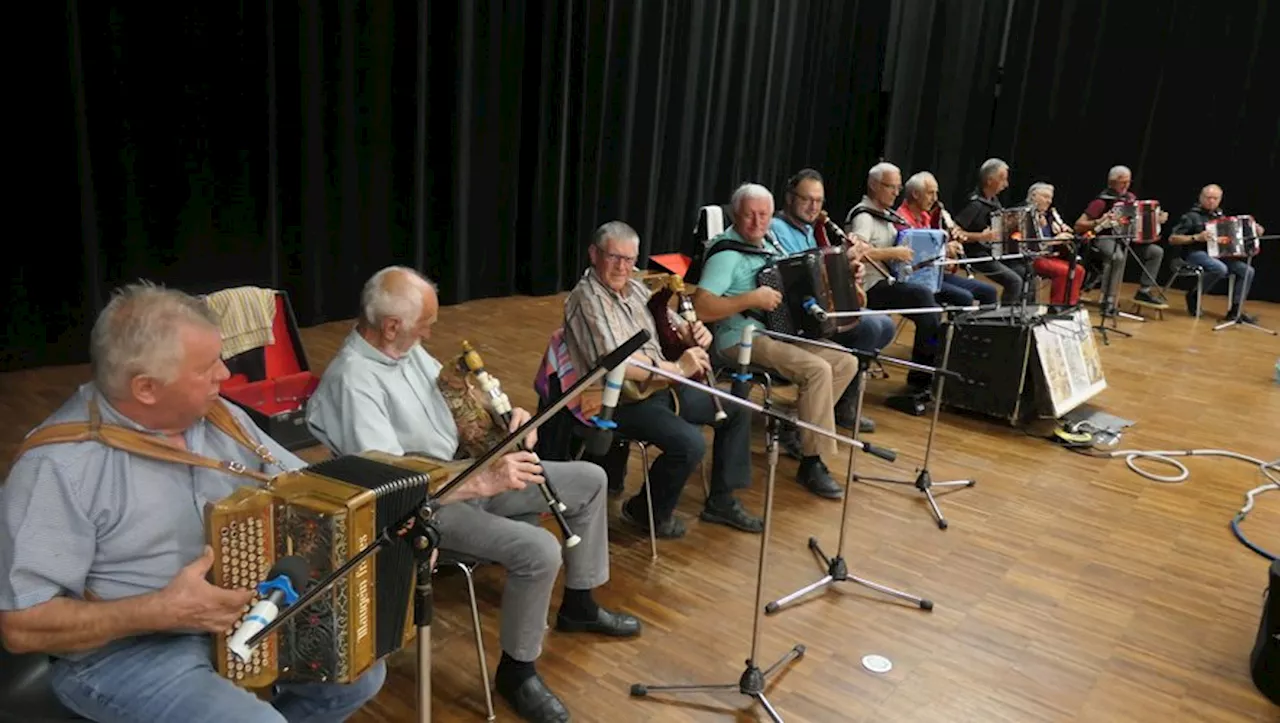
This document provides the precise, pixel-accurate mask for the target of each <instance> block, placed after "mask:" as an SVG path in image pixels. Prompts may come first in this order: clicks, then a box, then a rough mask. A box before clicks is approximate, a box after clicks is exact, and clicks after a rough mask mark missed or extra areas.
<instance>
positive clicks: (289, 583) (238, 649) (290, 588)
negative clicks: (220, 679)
mask: <svg viewBox="0 0 1280 723" xmlns="http://www.w3.org/2000/svg"><path fill="white" fill-rule="evenodd" d="M310 570H311V566H310V565H308V564H307V561H306V560H305V559H303V558H301V557H298V556H297V555H291V556H289V557H282V558H280V559H279V560H277V561H276V564H275V565H272V566H271V571H270V572H268V573H267V579H266V580H264V581H262V582H260V583H258V594H259V595H261V596H263V597H262V599H261V600H259V601H258V604H256V605H254V606H253V609H251V610H250V611H249V613H248V614H247V615H245V617H244V619H243V620H241V621H240V626H239V627H237V628H236V631H235V632H234V633H232V634H231V638H230V639H229V640H228V641H227V649H228V650H230V651H231V652H232V653H234V654H235V656H236V657H237V658H239V659H240V661H241V662H245V661H248V660H249V658H250V657H251V656H252V655H253V650H252V649H251V648H249V646H248V645H246V642H248V640H249V638H251V637H253V636H254V634H255V633H257V632H258V631H259V630H262V629H263V628H265V627H266V626H267V624H268V623H270V622H271V621H272V620H275V619H276V616H277V615H279V614H280V609H281V608H284V607H288V606H290V605H292V604H294V603H295V602H297V600H298V592H297V591H298V590H301V589H303V588H304V587H305V586H306V583H307V578H308V577H310ZM281 603H283V605H282V604H281Z"/></svg>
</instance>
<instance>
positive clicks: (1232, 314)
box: [1222, 306, 1258, 324]
mask: <svg viewBox="0 0 1280 723" xmlns="http://www.w3.org/2000/svg"><path fill="white" fill-rule="evenodd" d="M1236 314H1240V308H1239V307H1236V306H1233V307H1231V308H1230V309H1227V314H1226V316H1224V317H1222V320H1223V321H1235V318H1236ZM1240 321H1241V322H1242V323H1245V324H1257V323H1258V317H1256V316H1254V315H1253V314H1240Z"/></svg>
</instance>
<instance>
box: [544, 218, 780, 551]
mask: <svg viewBox="0 0 1280 723" xmlns="http://www.w3.org/2000/svg"><path fill="white" fill-rule="evenodd" d="M639 252H640V237H639V235H638V234H637V233H636V231H635V229H633V228H631V227H630V226H628V225H627V224H625V223H623V222H621V221H612V222H610V223H606V224H604V225H603V226H601V227H600V228H598V229H596V232H595V234H594V236H593V237H592V239H591V246H590V248H588V249H587V253H588V255H589V256H590V257H591V268H590V269H587V271H586V273H585V274H583V276H582V279H581V280H580V281H579V282H578V284H577V286H575V287H574V288H573V291H571V292H570V293H569V298H568V299H566V300H565V306H564V336H565V343H566V345H567V346H568V348H569V356H570V358H571V359H572V360H573V366H574V368H575V369H590V368H591V367H592V366H594V365H595V362H596V360H597V359H599V358H600V357H601V356H604V355H605V354H607V353H608V352H609V350H610V349H613V348H615V347H617V346H618V344H621V343H622V342H623V341H625V340H626V339H629V338H630V337H631V336H633V335H634V334H635V333H636V332H638V331H640V330H641V329H644V330H645V331H647V332H649V341H648V342H647V343H646V344H645V346H644V347H643V348H642V349H641V350H640V351H638V352H636V354H635V356H634V357H633V358H635V359H637V360H638V361H642V362H645V363H646V364H649V365H650V366H655V367H658V368H661V369H663V370H665V371H669V372H673V373H675V374H679V375H680V376H684V377H698V380H699V381H701V382H704V383H705V382H706V376H705V373H706V372H708V371H710V369H711V360H710V358H709V357H708V356H707V352H706V349H707V348H708V347H710V346H711V332H709V331H707V329H706V327H704V326H703V325H702V323H701V322H694V323H693V324H687V323H685V322H684V320H683V319H680V318H679V317H678V316H677V315H676V314H675V313H674V312H669V315H670V317H671V319H672V321H673V322H674V323H676V324H677V328H678V329H679V330H680V332H681V333H682V334H683V335H684V340H685V342H686V343H688V344H689V348H688V349H687V350H685V352H684V354H683V355H681V357H680V358H679V359H678V360H677V361H674V362H670V361H667V360H666V359H665V358H664V357H663V355H662V346H661V344H660V343H659V337H658V330H657V326H656V325H655V323H654V319H653V314H652V313H651V312H650V311H649V308H648V306H647V304H648V302H649V296H650V293H649V289H648V288H646V287H645V285H644V284H643V283H641V282H640V280H639V279H637V278H635V277H634V276H633V275H632V273H631V272H632V270H633V269H634V268H635V262H636V258H637V254H638V253H639ZM626 378H627V379H629V380H632V381H633V382H635V383H636V384H635V386H632V385H628V386H627V388H626V389H624V395H623V398H622V399H620V400H619V406H618V408H617V409H616V410H615V411H614V414H613V421H614V422H615V423H616V424H617V425H618V434H620V435H622V436H623V437H626V438H628V439H638V440H641V441H644V442H650V443H653V444H656V445H657V446H658V447H659V448H661V449H662V454H661V456H659V457H658V458H657V459H655V460H654V461H653V465H652V466H651V467H650V468H649V483H650V484H652V485H653V489H652V491H651V493H652V496H653V515H654V522H655V524H654V531H655V533H656V534H657V535H658V536H660V537H668V538H672V537H681V536H683V535H684V532H685V526H684V523H683V522H682V521H681V520H680V518H679V517H677V516H676V515H675V509H676V505H677V504H678V503H679V502H680V493H681V492H682V491H683V490H684V485H685V482H686V481H687V480H688V479H689V475H690V474H692V473H693V470H695V469H697V467H698V464H699V463H700V462H701V461H702V455H703V454H705V453H706V442H705V441H704V440H703V437H702V425H704V424H713V423H714V422H715V409H716V407H715V404H714V402H713V398H712V397H711V396H710V395H709V394H707V393H706V392H702V391H698V390H696V389H693V388H692V387H688V386H683V385H678V384H673V383H671V382H670V381H669V380H664V379H663V378H662V377H658V376H652V378H651V374H650V373H649V372H646V371H644V370H643V369H637V368H636V367H632V366H628V367H627V371H626ZM628 389H634V390H637V391H636V392H635V394H637V395H639V396H636V397H632V398H630V399H628V398H627V397H628V396H630V395H628V394H626V393H625V392H626V391H627V390H628ZM721 408H722V409H724V411H725V414H727V415H728V417H726V418H725V419H723V420H721V421H720V422H719V423H718V424H716V425H715V427H716V429H715V442H714V443H713V446H712V452H711V496H710V497H709V498H708V499H707V501H706V505H705V507H703V510H702V515H701V519H702V520H704V521H706V522H714V523H717V524H721V525H728V526H730V527H735V528H737V529H739V530H743V531H745V532H761V531H763V530H764V522H763V521H762V520H761V519H760V518H759V517H756V516H755V515H752V514H750V513H748V512H747V511H746V510H745V509H744V508H743V507H742V503H741V502H739V501H738V499H737V498H736V497H734V495H733V493H734V491H735V490H738V489H742V488H745V487H748V486H750V484H751V414H750V411H749V410H747V409H746V408H745V407H741V406H738V405H736V404H732V403H728V402H726V403H723V404H722V405H721ZM622 519H623V520H625V521H626V522H629V523H631V524H634V525H637V526H642V527H646V528H647V526H648V522H649V514H648V508H647V506H646V502H645V494H644V490H643V489H642V490H640V491H639V492H638V493H637V494H636V496H635V497H632V498H631V499H630V500H628V501H627V502H624V503H623V504H622Z"/></svg>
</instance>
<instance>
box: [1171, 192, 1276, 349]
mask: <svg viewBox="0 0 1280 723" xmlns="http://www.w3.org/2000/svg"><path fill="white" fill-rule="evenodd" d="M1221 206H1222V187H1221V186H1218V185H1217V184H1214V183H1210V184H1209V185H1207V186H1205V187H1204V188H1202V189H1200V198H1199V200H1198V201H1197V202H1196V205H1194V206H1192V207H1191V208H1190V209H1189V210H1188V211H1187V212H1186V213H1184V214H1182V217H1181V218H1179V219H1178V222H1177V223H1176V224H1174V226H1173V230H1172V231H1171V232H1170V234H1169V243H1171V244H1173V245H1174V246H1181V247H1183V248H1184V249H1186V251H1185V252H1184V253H1185V254H1186V261H1188V262H1189V263H1193V264H1195V265H1197V266H1199V267H1201V268H1202V269H1204V279H1203V284H1204V290H1205V291H1208V290H1210V289H1212V288H1213V287H1214V286H1215V285H1217V283H1218V282H1219V281H1221V280H1223V279H1224V278H1226V276H1227V274H1228V273H1229V274H1231V275H1232V276H1234V277H1235V278H1236V285H1235V289H1234V291H1233V293H1232V295H1231V308H1230V309H1228V310H1227V313H1226V316H1224V317H1223V318H1224V319H1234V318H1236V314H1239V313H1240V304H1241V303H1242V302H1243V301H1244V300H1245V299H1247V298H1248V297H1249V287H1250V286H1251V285H1252V284H1253V267H1252V266H1250V265H1249V264H1248V263H1246V262H1245V261H1244V260H1242V259H1238V258H1229V259H1225V260H1223V259H1216V258H1214V257H1212V256H1210V255H1209V244H1211V243H1217V239H1215V238H1214V237H1213V233H1212V232H1211V231H1209V230H1207V229H1206V228H1205V226H1206V224H1208V222H1209V221H1212V220H1213V219H1216V218H1222V217H1223V216H1224V215H1225V214H1224V213H1223V211H1222V207H1221ZM1253 228H1254V231H1255V232H1256V233H1257V235H1259V236H1261V235H1262V234H1264V233H1266V231H1265V230H1264V229H1263V227H1262V224H1260V223H1258V222H1257V221H1254V223H1253ZM1196 304H1197V297H1196V293H1195V289H1192V290H1190V291H1188V292H1187V312H1188V313H1189V314H1191V315H1192V316H1196V315H1197V314H1198V313H1199V311H1200V309H1199V307H1198V306H1196ZM1240 320H1241V321H1243V322H1245V323H1247V324H1256V323H1258V319H1257V317H1255V316H1254V315H1253V314H1240Z"/></svg>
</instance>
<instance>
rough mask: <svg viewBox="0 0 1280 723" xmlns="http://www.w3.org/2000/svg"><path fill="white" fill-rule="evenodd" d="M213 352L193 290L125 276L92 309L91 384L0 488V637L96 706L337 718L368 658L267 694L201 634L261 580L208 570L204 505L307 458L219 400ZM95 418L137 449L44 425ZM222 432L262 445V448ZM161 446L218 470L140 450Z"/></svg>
mask: <svg viewBox="0 0 1280 723" xmlns="http://www.w3.org/2000/svg"><path fill="white" fill-rule="evenodd" d="M221 351H222V337H221V333H220V331H219V327H218V319H217V318H216V316H214V314H213V312H212V311H211V310H210V309H209V308H208V307H207V306H206V305H205V304H204V303H202V302H200V301H199V300H197V299H195V298H192V297H190V296H187V295H186V294H183V293H181V292H178V291H172V290H167V289H162V288H158V287H155V286H151V285H146V284H140V285H134V286H129V287H126V288H124V289H123V290H121V291H120V292H119V293H117V294H116V295H115V296H113V298H112V299H111V301H110V302H109V303H108V304H107V306H106V308H104V309H103V310H102V313H101V314H99V315H98V319H97V321H96V323H95V324H94V327H93V332H92V336H91V339H90V358H91V359H92V367H93V381H92V382H90V383H87V384H85V385H83V386H81V387H80V388H79V389H78V390H77V391H76V393H75V394H74V395H73V396H72V397H71V399H69V400H68V401H67V402H66V403H65V404H64V405H63V406H62V407H61V408H60V409H59V410H58V411H56V412H54V414H53V415H52V416H50V417H49V418H48V419H47V420H45V421H44V422H43V423H42V424H41V425H40V427H39V428H37V430H36V431H35V432H33V433H32V436H30V437H28V438H27V440H26V442H24V444H23V447H22V449H21V450H20V451H19V454H18V458H17V461H16V462H15V463H14V465H13V468H12V469H11V470H10V472H9V477H8V479H7V481H6V482H5V484H4V485H3V486H0V611H3V612H0V635H3V638H4V646H5V648H7V649H8V650H10V651H12V652H15V653H22V652H28V651H40V652H45V653H49V654H51V655H53V656H54V657H55V658H56V662H55V663H54V666H53V691H54V693H55V694H56V695H57V697H58V698H59V700H61V701H62V703H63V704H64V705H66V707H67V708H69V709H71V710H72V711H74V712H75V713H77V714H79V715H81V716H84V717H86V718H89V719H91V720H96V721H112V722H128V721H136V722H137V723H155V722H156V721H181V723H205V722H209V723H212V722H213V721H245V722H247V723H282V722H283V721H286V720H293V721H297V720H308V721H342V720H345V719H346V718H347V717H348V716H349V715H351V714H352V713H354V712H355V711H356V710H358V709H359V708H360V707H361V706H362V705H364V703H365V702H366V701H368V700H369V699H370V698H372V697H373V696H374V695H375V694H376V693H377V692H378V690H379V689H380V688H381V687H382V683H383V680H384V679H385V677H386V667H385V664H384V663H382V662H379V663H377V664H376V665H375V666H374V667H373V668H371V669H370V670H369V671H368V672H366V673H365V674H364V675H363V676H362V677H360V678H358V679H357V680H356V681H354V682H352V683H350V684H347V685H334V684H322V683H306V684H279V685H276V686H274V688H273V690H272V691H271V695H270V697H269V698H268V700H269V702H268V700H263V699H260V698H259V697H257V696H255V695H254V694H253V693H251V692H249V691H247V690H245V689H243V688H240V687H237V686H236V685H235V684H233V683H232V682H231V681H230V680H228V679H226V678H224V677H221V676H219V675H218V673H217V672H216V671H215V669H214V668H213V666H212V655H213V638H212V635H211V634H213V633H224V632H227V631H229V630H230V629H231V627H232V625H233V624H235V623H236V622H237V621H238V620H240V618H241V616H242V615H243V614H244V609H245V606H246V605H247V604H248V603H249V602H251V601H252V599H253V598H254V597H255V594H254V593H253V592H252V591H250V590H229V589H224V588H221V587H217V586H214V585H212V584H210V583H209V582H207V581H206V574H207V573H208V572H209V570H210V568H211V566H212V565H213V564H214V556H213V551H212V549H210V548H209V547H207V546H206V544H205V524H204V508H205V505H206V504H208V503H211V502H216V501H219V500H222V499H224V498H226V497H228V496H229V495H231V494H232V493H233V492H235V491H236V489H237V488H239V487H242V486H245V485H247V484H248V485H253V486H257V484H258V482H257V480H256V479H255V480H252V481H250V480H247V479H246V478H245V477H242V476H237V475H238V474H240V475H243V474H248V475H255V474H257V475H261V474H267V475H275V474H277V473H279V472H282V471H284V470H285V469H286V468H288V469H297V468H301V467H305V466H306V464H305V463H304V462H303V461H302V460H300V459H298V458H297V457H295V456H293V455H292V454H290V453H289V452H287V451H285V450H284V449H283V448H282V447H281V446H280V445H279V444H277V443H276V442H275V441H274V440H272V439H271V438H270V437H268V436H267V435H266V434H264V433H263V432H262V431H261V430H259V429H258V428H257V427H256V426H254V424H253V422H252V421H251V420H250V419H249V417H248V415H246V414H245V413H244V412H242V411H240V410H239V409H236V408H235V407H233V406H231V405H224V402H222V401H221V400H220V399H219V397H218V390H219V385H220V384H221V383H222V382H223V381H224V380H226V379H227V378H228V376H229V372H228V371H227V367H226V366H225V365H224V364H223V363H222V356H221ZM215 412H217V413H220V415H221V416H220V417H219V419H220V420H221V421H220V422H217V421H211V420H213V419H214V417H213V416H212V415H213V413H215ZM88 420H94V421H95V422H96V423H99V424H102V425H104V426H109V427H117V428H121V429H117V430H116V433H117V435H119V437H118V438H125V439H127V440H134V443H133V444H136V447H137V449H136V450H131V449H128V447H129V446H133V445H132V444H129V443H127V442H120V441H116V442H113V444H118V445H122V446H120V447H117V446H107V444H106V443H104V442H101V441H98V440H96V439H93V440H88V441H71V442H65V441H62V442H59V441H56V440H54V439H53V438H52V437H45V436H43V434H44V432H45V430H46V428H48V427H49V425H54V424H64V423H85V422H87V421H88ZM237 427H238V429H236V428H237ZM86 429H87V427H86ZM224 429H228V430H234V431H235V433H237V434H238V435H241V436H242V437H243V438H245V439H247V440H252V441H253V442H255V443H257V444H259V445H261V446H260V447H259V448H258V450H257V452H256V453H255V452H254V451H251V450H250V449H249V448H248V447H247V446H243V445H242V444H241V443H238V442H236V441H234V439H233V437H232V436H230V435H229V434H228V433H227V432H224V431H223V430H224ZM50 431H53V430H50ZM157 442H158V443H159V444H158V445H157V444H156V443H157ZM164 445H170V446H171V447H172V448H173V450H172V455H174V456H182V455H194V456H199V457H204V458H205V461H213V462H214V463H215V466H217V463H221V464H222V465H223V468H220V469H210V468H208V467H205V466H201V465H200V464H194V463H193V464H185V463H182V462H175V461H170V460H169V459H167V458H164V457H159V456H158V455H160V453H159V452H154V451H151V452H148V451H147V450H149V449H150V448H151V447H158V448H159V449H160V450H164V449H166V447H164ZM230 463H237V465H243V467H242V468H241V467H238V466H236V465H230ZM232 466H236V468H237V469H240V470H241V471H240V472H239V473H236V474H233V473H232V471H231V470H230V469H228V467H232ZM465 486H467V485H464V487H465ZM462 492H463V491H460V492H459V494H460V495H461V494H462ZM466 492H467V493H468V494H475V493H482V494H483V493H485V491H484V490H480V489H479V488H478V487H477V486H476V485H471V486H470V489H469V490H467V491H466Z"/></svg>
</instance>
